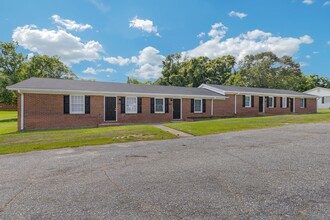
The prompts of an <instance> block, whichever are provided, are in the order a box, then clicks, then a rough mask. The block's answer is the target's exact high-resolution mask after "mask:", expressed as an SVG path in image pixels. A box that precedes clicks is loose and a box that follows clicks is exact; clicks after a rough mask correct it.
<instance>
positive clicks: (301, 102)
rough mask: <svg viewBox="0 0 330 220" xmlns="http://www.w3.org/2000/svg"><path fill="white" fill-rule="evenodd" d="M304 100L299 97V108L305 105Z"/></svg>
mask: <svg viewBox="0 0 330 220" xmlns="http://www.w3.org/2000/svg"><path fill="white" fill-rule="evenodd" d="M304 101H305V100H304V99H300V107H301V108H303V107H305V105H304Z"/></svg>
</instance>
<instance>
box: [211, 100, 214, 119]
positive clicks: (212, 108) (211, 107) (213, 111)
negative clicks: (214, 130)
mask: <svg viewBox="0 0 330 220" xmlns="http://www.w3.org/2000/svg"><path fill="white" fill-rule="evenodd" d="M213 112H214V110H213V99H211V115H212V116H213Z"/></svg>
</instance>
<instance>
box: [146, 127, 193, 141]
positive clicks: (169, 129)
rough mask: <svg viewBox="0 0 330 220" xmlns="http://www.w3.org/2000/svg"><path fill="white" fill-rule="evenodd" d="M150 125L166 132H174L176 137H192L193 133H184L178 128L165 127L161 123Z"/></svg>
mask: <svg viewBox="0 0 330 220" xmlns="http://www.w3.org/2000/svg"><path fill="white" fill-rule="evenodd" d="M152 126H154V127H156V128H159V129H161V130H163V131H167V132H170V133H172V134H174V135H175V136H177V137H180V138H182V137H192V136H193V135H191V134H188V133H185V132H182V131H178V130H175V129H173V128H169V127H166V126H164V125H161V124H153V125H152Z"/></svg>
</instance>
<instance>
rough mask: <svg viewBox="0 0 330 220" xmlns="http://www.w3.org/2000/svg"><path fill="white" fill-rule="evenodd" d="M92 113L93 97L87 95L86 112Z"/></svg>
mask: <svg viewBox="0 0 330 220" xmlns="http://www.w3.org/2000/svg"><path fill="white" fill-rule="evenodd" d="M89 113H91V97H90V96H87V95H86V96H85V114H89Z"/></svg>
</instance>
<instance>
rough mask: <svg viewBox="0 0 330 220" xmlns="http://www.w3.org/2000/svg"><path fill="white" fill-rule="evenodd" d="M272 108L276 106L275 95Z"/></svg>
mask: <svg viewBox="0 0 330 220" xmlns="http://www.w3.org/2000/svg"><path fill="white" fill-rule="evenodd" d="M274 108H276V97H274Z"/></svg>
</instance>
